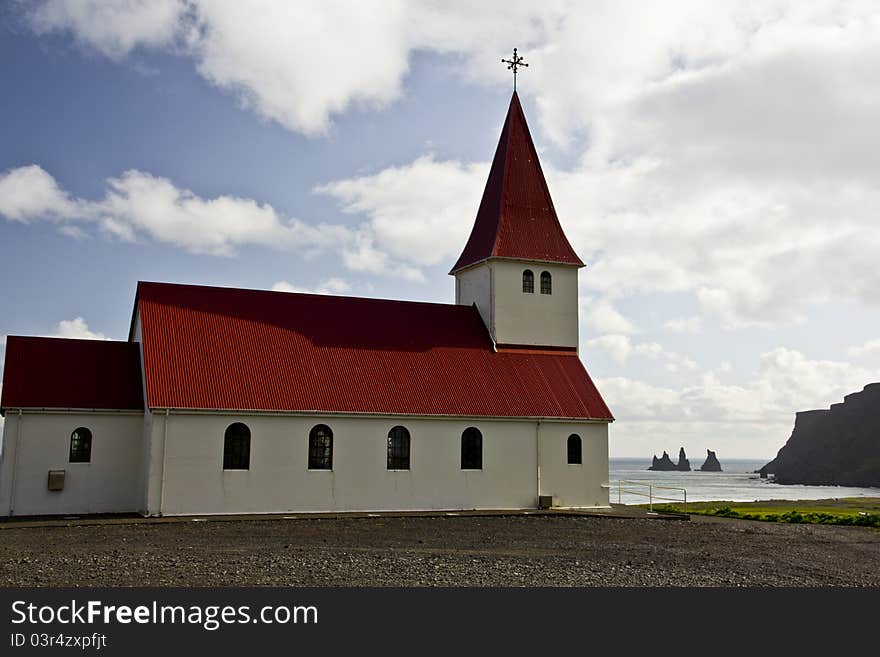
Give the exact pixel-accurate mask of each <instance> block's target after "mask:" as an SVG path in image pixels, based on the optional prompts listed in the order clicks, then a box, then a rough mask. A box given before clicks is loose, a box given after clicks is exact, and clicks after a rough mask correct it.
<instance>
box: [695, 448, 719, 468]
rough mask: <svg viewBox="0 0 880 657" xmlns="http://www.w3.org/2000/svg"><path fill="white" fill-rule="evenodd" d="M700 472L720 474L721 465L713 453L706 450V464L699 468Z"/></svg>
mask: <svg viewBox="0 0 880 657" xmlns="http://www.w3.org/2000/svg"><path fill="white" fill-rule="evenodd" d="M700 471H701V472H721V464H720V463H719V462H718V457H717V456H715V452H713V451H712V450H711V449H707V450H706V462H705V463H703V465H701V466H700Z"/></svg>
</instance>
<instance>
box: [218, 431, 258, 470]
mask: <svg viewBox="0 0 880 657" xmlns="http://www.w3.org/2000/svg"><path fill="white" fill-rule="evenodd" d="M250 467H251V430H250V429H248V427H247V425H246V424H242V423H241V422H234V423H233V424H230V425H229V426H228V427H226V434H225V435H224V436H223V469H224V470H249V469H250Z"/></svg>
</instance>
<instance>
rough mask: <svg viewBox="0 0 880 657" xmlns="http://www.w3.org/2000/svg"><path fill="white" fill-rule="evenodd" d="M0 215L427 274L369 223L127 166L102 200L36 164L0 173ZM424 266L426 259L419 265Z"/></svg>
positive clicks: (130, 236)
mask: <svg viewBox="0 0 880 657" xmlns="http://www.w3.org/2000/svg"><path fill="white" fill-rule="evenodd" d="M0 215H3V216H5V217H7V218H8V219H10V220H13V221H20V222H24V223H28V222H33V221H40V220H51V221H54V222H57V223H59V224H61V230H62V232H64V233H65V234H67V235H70V236H73V237H76V238H82V237H85V236H88V235H89V234H90V232H89V231H94V230H97V231H99V232H101V233H103V234H105V235H107V236H109V237H112V238H114V239H119V240H123V241H137V240H140V239H144V238H146V239H151V240H153V241H155V242H159V243H162V244H170V245H173V246H176V247H179V248H183V249H186V250H187V251H189V252H191V253H202V254H209V255H217V256H227V255H232V254H234V253H235V252H236V250H237V249H238V248H240V247H243V246H260V247H265V248H272V249H280V250H284V251H322V250H325V251H326V250H337V251H339V252H340V254H341V256H342V261H343V263H344V264H345V265H346V266H348V267H349V268H350V269H352V270H353V271H368V272H370V273H374V274H383V275H393V276H397V277H400V278H404V279H406V280H411V281H422V280H424V277H423V274H422V272H421V270H420V269H419V268H418V267H417V266H415V265H408V264H405V263H400V262H394V261H392V259H391V258H389V256H388V254H387V253H385V252H384V251H381V250H379V249H377V248H376V247H375V245H374V239H373V238H372V237H370V235H369V227H362V228H361V229H359V230H352V229H350V228H348V227H346V226H342V225H331V224H318V225H312V224H309V223H306V222H304V221H301V220H299V219H296V218H291V217H285V216H283V215H282V214H280V213H279V212H277V211H276V210H275V209H274V208H273V207H272V206H270V205H268V204H265V203H259V202H257V201H255V200H253V199H247V198H240V197H236V196H227V195H224V196H218V197H216V198H211V199H206V198H202V197H200V196H198V195H196V194H194V193H193V192H192V191H190V190H187V189H181V188H179V187H177V186H175V185H174V183H173V182H171V181H170V180H168V179H167V178H162V177H158V176H153V175H152V174H149V173H146V172H143V171H136V170H130V171H126V172H125V173H123V174H122V175H121V176H120V177H118V178H111V179H110V180H109V181H108V184H107V191H106V193H105V195H104V198H102V199H100V200H98V201H89V200H86V199H79V198H72V197H71V196H70V195H69V194H67V193H66V192H64V191H63V190H61V189H60V188H59V186H58V184H57V183H56V181H55V179H54V178H53V177H52V176H51V175H50V174H49V173H47V172H46V171H45V170H44V169H42V168H41V167H39V166H37V165H31V166H27V167H20V168H17V169H10V170H8V171H6V172H4V173H0ZM418 264H424V263H418Z"/></svg>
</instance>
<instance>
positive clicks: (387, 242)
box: [315, 155, 489, 265]
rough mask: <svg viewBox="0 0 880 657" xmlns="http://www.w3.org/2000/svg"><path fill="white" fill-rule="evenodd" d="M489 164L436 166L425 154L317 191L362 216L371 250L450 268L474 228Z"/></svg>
mask: <svg viewBox="0 0 880 657" xmlns="http://www.w3.org/2000/svg"><path fill="white" fill-rule="evenodd" d="M488 170H489V164H488V163H478V164H468V165H464V164H461V163H460V162H451V161H447V162H438V161H436V160H435V159H434V158H433V157H432V156H430V155H426V156H423V157H420V158H418V159H416V160H415V161H414V162H412V163H410V164H408V165H404V166H399V167H390V168H387V169H384V170H382V171H381V172H379V173H377V174H373V175H366V176H359V177H354V178H348V179H345V180H337V181H334V182H332V183H328V184H326V185H322V186H320V187H318V188H316V189H315V191H316V192H317V193H319V194H325V195H328V196H331V197H333V198H334V199H336V200H337V201H338V202H339V203H340V205H341V207H342V209H343V211H344V212H347V213H350V214H363V215H365V216H366V217H367V218H368V221H367V222H366V223H365V225H364V226H363V227H362V231H363V233H364V235H365V239H369V240H370V245H371V246H372V244H373V243H377V244H380V245H381V249H382V250H383V252H387V253H388V254H389V255H391V256H393V257H396V258H399V259H401V260H404V261H407V262H409V263H418V264H425V265H433V264H437V263H440V262H449V264H450V265H451V264H452V262H451V261H452V260H454V259H455V258H456V257H457V256H458V254H459V253H460V252H461V249H462V247H463V246H464V243H465V242H466V241H467V237H468V233H469V232H470V228H471V226H472V225H473V222H474V217H475V216H476V212H477V207H478V206H479V204H480V194H481V193H482V191H483V185H484V184H485V178H486V175H488Z"/></svg>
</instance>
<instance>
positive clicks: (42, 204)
mask: <svg viewBox="0 0 880 657" xmlns="http://www.w3.org/2000/svg"><path fill="white" fill-rule="evenodd" d="M78 211H79V210H78V208H77V207H76V203H75V202H74V201H72V200H71V199H70V197H69V196H68V195H67V194H66V193H65V192H63V191H62V190H61V189H60V188H59V187H58V184H57V183H56V182H55V179H54V178H53V177H52V176H51V175H49V174H48V173H46V171H44V170H43V169H42V167H40V166H38V165H36V164H31V165H29V166H23V167H18V168H17V169H11V170H9V171H6V172H4V173H3V174H0V215H3V216H5V217H6V218H7V219H11V220H13V221H20V222H23V223H28V222H29V221H31V220H33V219H34V218H59V217H65V216H72V215H75V214H77V212H78Z"/></svg>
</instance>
